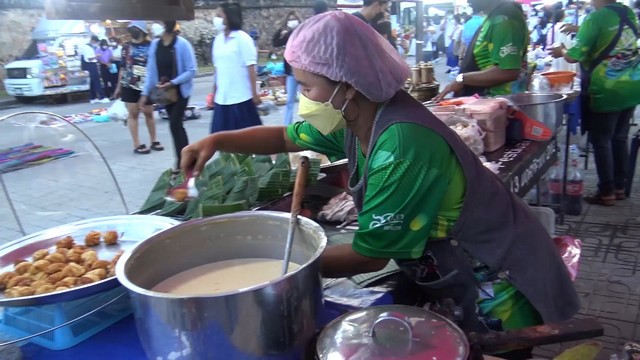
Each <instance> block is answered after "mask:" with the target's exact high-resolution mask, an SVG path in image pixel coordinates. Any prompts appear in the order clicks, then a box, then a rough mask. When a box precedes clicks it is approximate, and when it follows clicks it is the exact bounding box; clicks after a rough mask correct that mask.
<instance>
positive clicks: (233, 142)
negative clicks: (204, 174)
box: [181, 126, 304, 173]
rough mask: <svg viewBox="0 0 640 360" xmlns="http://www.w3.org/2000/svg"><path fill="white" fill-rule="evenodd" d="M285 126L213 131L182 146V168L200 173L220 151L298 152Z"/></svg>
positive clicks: (247, 152) (255, 152)
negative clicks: (192, 142)
mask: <svg viewBox="0 0 640 360" xmlns="http://www.w3.org/2000/svg"><path fill="white" fill-rule="evenodd" d="M302 150H304V149H302V148H300V147H299V146H297V145H296V144H294V142H293V141H292V140H291V139H290V138H289V136H288V135H287V132H286V127H284V126H254V127H250V128H246V129H242V130H233V131H222V132H219V133H215V134H213V135H209V136H207V137H205V138H204V139H202V140H200V141H198V142H196V143H194V144H191V145H189V146H187V147H186V148H184V149H183V150H182V162H181V168H182V169H183V170H184V171H185V172H187V171H193V172H195V173H199V172H200V171H202V169H203V168H204V165H205V164H206V163H207V161H209V159H211V157H213V155H214V154H215V153H216V152H217V151H223V152H230V153H241V154H265V155H270V154H277V153H283V152H298V151H302Z"/></svg>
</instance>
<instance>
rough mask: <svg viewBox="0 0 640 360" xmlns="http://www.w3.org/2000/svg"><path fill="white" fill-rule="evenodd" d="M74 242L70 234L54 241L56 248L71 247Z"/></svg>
mask: <svg viewBox="0 0 640 360" xmlns="http://www.w3.org/2000/svg"><path fill="white" fill-rule="evenodd" d="M75 244H76V242H75V241H74V240H73V238H72V237H71V236H67V237H65V238H64V239H62V240H60V241H58V242H57V243H56V247H57V248H58V249H71V248H72V247H73V246H74V245H75Z"/></svg>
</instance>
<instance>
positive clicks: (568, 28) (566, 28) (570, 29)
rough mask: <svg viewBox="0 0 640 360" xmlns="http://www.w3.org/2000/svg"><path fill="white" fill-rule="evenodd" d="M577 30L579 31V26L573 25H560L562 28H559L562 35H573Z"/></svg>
mask: <svg viewBox="0 0 640 360" xmlns="http://www.w3.org/2000/svg"><path fill="white" fill-rule="evenodd" d="M578 30H580V26H578V25H573V24H564V25H562V27H560V31H561V32H562V33H563V34H575V33H577V32H578Z"/></svg>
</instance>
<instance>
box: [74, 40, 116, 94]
mask: <svg viewBox="0 0 640 360" xmlns="http://www.w3.org/2000/svg"><path fill="white" fill-rule="evenodd" d="M99 44H100V39H98V37H97V36H96V35H93V36H91V40H90V41H89V43H88V44H86V45H83V46H82V47H81V48H80V55H81V56H80V61H81V67H82V70H84V71H87V72H89V93H90V96H91V101H90V102H91V103H92V104H96V103H108V102H109V99H107V98H106V97H105V96H104V91H103V90H102V84H101V83H100V70H99V68H98V59H97V57H96V49H97V48H98V45H99Z"/></svg>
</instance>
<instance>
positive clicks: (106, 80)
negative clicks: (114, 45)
mask: <svg viewBox="0 0 640 360" xmlns="http://www.w3.org/2000/svg"><path fill="white" fill-rule="evenodd" d="M96 58H97V59H98V63H99V64H100V76H101V77H102V86H103V89H104V95H105V97H107V98H111V96H112V95H113V92H114V91H115V88H116V83H117V81H118V71H117V68H113V69H112V65H113V66H115V65H114V64H113V62H112V61H113V50H111V47H109V43H108V42H107V40H106V39H102V40H100V47H99V48H98V49H97V50H96Z"/></svg>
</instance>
